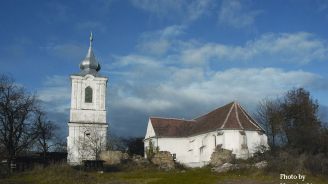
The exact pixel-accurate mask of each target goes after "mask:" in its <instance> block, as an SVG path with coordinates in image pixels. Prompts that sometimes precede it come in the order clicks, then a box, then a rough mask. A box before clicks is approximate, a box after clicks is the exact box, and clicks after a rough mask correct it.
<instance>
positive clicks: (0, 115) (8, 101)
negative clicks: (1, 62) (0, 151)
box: [0, 75, 36, 164]
mask: <svg viewBox="0 0 328 184" xmlns="http://www.w3.org/2000/svg"><path fill="white" fill-rule="evenodd" d="M35 103H36V101H35V96H34V95H31V94H29V93H27V92H26V90H25V89H24V88H23V87H21V86H18V85H17V84H15V83H14V80H13V79H12V78H10V77H8V76H5V75H1V76H0V144H2V145H3V147H4V148H5V153H6V156H7V158H8V159H9V162H8V163H9V164H10V162H11V161H12V160H13V159H14V158H15V157H16V156H17V154H18V153H19V152H20V151H22V150H24V149H26V148H27V147H28V146H29V145H30V144H31V142H32V141H33V140H34V139H35V135H34V134H33V132H32V131H31V126H32V123H33V120H32V119H33V114H34V110H35Z"/></svg>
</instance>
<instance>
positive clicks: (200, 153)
mask: <svg viewBox="0 0 328 184" xmlns="http://www.w3.org/2000/svg"><path fill="white" fill-rule="evenodd" d="M237 107H239V108H240V109H239V111H241V110H242V109H241V108H242V107H241V106H240V105H239V104H237V103H233V104H232V105H231V108H230V111H229V112H228V113H227V115H226V118H225V120H224V121H223V122H224V123H223V125H222V126H221V128H218V129H215V130H208V131H207V132H206V131H205V132H202V133H197V134H190V135H188V136H180V135H176V136H169V135H161V134H157V135H156V131H155V128H154V126H153V123H156V122H152V120H153V121H154V119H156V118H149V120H148V125H147V131H146V135H145V139H144V149H145V150H147V149H149V147H150V141H151V142H152V145H153V148H156V147H158V149H159V151H169V152H170V153H171V154H172V155H173V154H175V158H176V161H177V162H179V163H181V164H184V165H186V166H188V167H202V166H205V165H207V164H208V163H209V161H210V158H211V155H212V153H213V152H214V151H215V148H216V147H217V146H221V148H224V149H227V150H231V151H232V154H234V155H235V156H236V158H241V159H247V158H249V157H252V156H253V154H254V153H255V152H256V151H258V149H259V147H260V146H264V147H266V148H267V149H268V148H269V146H268V143H267V136H266V135H265V133H264V131H263V129H262V128H261V127H260V126H259V125H258V124H257V123H256V122H255V121H254V120H253V119H250V117H248V118H246V119H247V120H248V121H249V122H250V123H252V124H253V125H254V127H257V128H258V129H257V130H250V129H246V128H244V127H243V126H242V123H241V120H240V119H239V118H238V115H237V113H236V117H237V118H236V119H237V121H238V123H239V125H240V127H241V128H240V129H238V128H235V129H229V128H224V127H223V126H224V125H225V124H226V122H227V119H228V117H229V116H230V114H231V112H232V109H234V108H235V110H236V111H233V112H237ZM234 114H235V113H234ZM240 114H243V115H244V114H245V112H244V111H242V112H240ZM157 119H158V118H157ZM160 119H162V120H164V121H166V120H167V121H184V120H181V119H175V118H160ZM187 121H190V123H191V124H192V123H196V122H195V120H187ZM219 121H220V120H216V122H219ZM221 121H222V120H221ZM244 121H245V119H244ZM156 126H158V125H156ZM162 126H163V127H165V126H169V125H168V124H163V125H162ZM163 130H164V129H163ZM163 130H162V131H163ZM145 157H147V155H146V152H145Z"/></svg>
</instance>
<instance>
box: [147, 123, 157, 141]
mask: <svg viewBox="0 0 328 184" xmlns="http://www.w3.org/2000/svg"><path fill="white" fill-rule="evenodd" d="M154 136H155V131H154V128H153V125H152V124H151V121H150V119H149V120H148V125H147V131H146V136H145V139H147V138H149V137H154Z"/></svg>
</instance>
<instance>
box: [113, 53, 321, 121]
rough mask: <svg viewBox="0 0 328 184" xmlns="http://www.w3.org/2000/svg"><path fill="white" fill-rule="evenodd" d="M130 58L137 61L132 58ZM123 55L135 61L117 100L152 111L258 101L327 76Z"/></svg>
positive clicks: (116, 94)
mask: <svg viewBox="0 0 328 184" xmlns="http://www.w3.org/2000/svg"><path fill="white" fill-rule="evenodd" d="M126 58H129V60H130V61H137V62H135V63H133V64H132V62H130V63H129V64H128V63H127V62H126ZM133 58H134V59H133ZM118 59H119V60H117V62H119V63H121V62H123V63H125V64H128V65H129V66H130V67H129V71H127V73H129V75H124V76H122V77H124V79H123V80H121V81H120V82H121V83H120V84H116V89H114V91H113V92H112V93H111V95H112V106H119V107H125V108H126V109H138V111H142V112H145V113H146V114H149V115H152V114H156V113H162V112H174V111H176V112H177V111H179V112H187V111H188V110H189V108H190V106H195V107H193V108H194V109H195V112H198V113H199V112H202V111H203V110H202V108H203V107H204V106H206V107H216V106H220V105H223V104H224V103H228V102H230V101H233V100H235V99H237V100H239V101H241V102H242V103H244V104H247V105H251V106H254V105H255V104H256V103H257V102H258V101H259V100H261V99H262V98H265V97H270V96H271V97H274V96H277V95H281V94H282V93H283V92H285V91H287V90H289V89H291V88H293V87H305V88H311V87H312V86H316V85H317V84H319V83H321V82H322V80H324V79H323V78H321V77H320V76H318V75H316V74H314V73H310V72H305V71H302V70H295V71H294V70H291V71H285V70H282V69H279V68H246V69H239V68H232V69H228V70H224V71H213V70H210V71H209V70H206V68H202V67H191V68H190V67H188V68H184V67H182V68H181V67H173V66H167V65H165V64H163V63H165V62H164V61H157V59H155V58H153V60H152V58H150V57H147V58H145V57H141V56H137V55H131V56H125V57H122V58H121V59H122V60H120V58H118ZM143 59H144V61H141V60H143ZM155 63H161V64H155ZM125 66H126V65H125ZM141 68H142V70H140V69H141ZM116 70H120V68H119V67H118V68H116ZM141 71H142V72H141ZM112 86H113V85H112ZM190 115H192V113H190Z"/></svg>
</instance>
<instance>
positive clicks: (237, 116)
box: [234, 103, 245, 130]
mask: <svg viewBox="0 0 328 184" xmlns="http://www.w3.org/2000/svg"><path fill="white" fill-rule="evenodd" d="M236 104H237V105H238V103H234V105H235V113H236V118H237V122H238V124H239V126H240V128H241V129H243V130H245V128H244V127H243V125H242V124H241V122H240V119H239V115H238V108H237V105H236Z"/></svg>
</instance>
